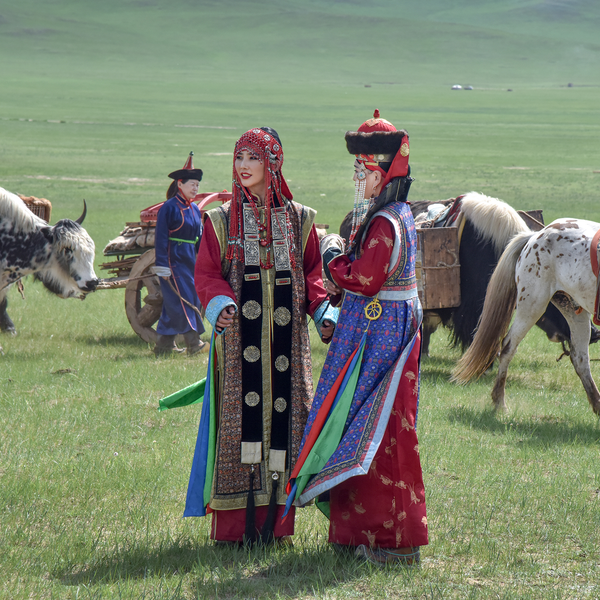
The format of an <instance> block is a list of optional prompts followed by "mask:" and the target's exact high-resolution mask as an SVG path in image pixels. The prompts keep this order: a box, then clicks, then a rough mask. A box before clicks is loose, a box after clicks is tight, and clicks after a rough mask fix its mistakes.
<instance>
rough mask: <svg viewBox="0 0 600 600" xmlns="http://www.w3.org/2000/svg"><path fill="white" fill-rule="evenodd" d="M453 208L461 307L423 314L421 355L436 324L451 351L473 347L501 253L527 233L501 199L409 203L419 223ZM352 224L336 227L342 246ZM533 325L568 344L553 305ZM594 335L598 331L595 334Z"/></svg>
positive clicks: (477, 196)
mask: <svg viewBox="0 0 600 600" xmlns="http://www.w3.org/2000/svg"><path fill="white" fill-rule="evenodd" d="M456 203H459V204H460V211H461V212H462V214H463V218H464V227H463V230H462V235H461V239H460V246H459V261H460V290H461V302H460V304H459V306H456V307H454V308H440V309H436V310H426V311H424V314H423V342H422V352H423V354H425V355H428V354H429V341H430V337H431V335H432V333H433V332H434V331H435V330H436V328H437V327H438V325H440V324H442V325H444V326H445V327H446V328H448V329H449V330H450V332H451V340H452V344H453V345H454V346H455V347H460V348H461V350H462V351H463V352H464V351H465V350H466V349H467V348H468V347H469V346H470V345H471V342H472V341H473V336H474V334H475V329H476V328H477V323H478V321H479V317H480V315H481V311H482V309H483V302H484V299H485V292H486V289H487V284H488V281H489V280H490V277H491V276H492V272H493V271H494V269H495V267H496V265H497V264H498V260H499V258H500V256H501V254H502V252H503V250H504V248H505V247H506V245H507V244H508V242H509V241H510V240H511V239H512V238H513V237H514V236H515V235H516V234H518V233H525V232H530V229H529V227H528V226H527V224H526V223H525V221H524V220H523V219H522V218H521V216H520V215H519V213H518V212H517V211H516V210H515V209H514V208H512V207H511V206H509V205H508V204H507V203H506V202H503V201H502V200H498V199H497V198H491V197H489V196H486V195H484V194H480V193H478V192H469V193H468V194H464V195H463V196H459V197H458V198H452V199H449V200H441V201H438V202H429V201H424V200H421V201H416V202H411V211H412V213H413V216H414V217H415V219H416V220H417V221H419V220H420V218H421V215H422V214H423V213H424V212H426V211H427V210H428V208H429V207H430V206H431V205H433V204H443V205H445V206H450V205H452V204H456ZM351 224H352V212H350V213H348V215H346V217H345V218H344V220H343V221H342V224H341V226H340V235H341V236H342V237H343V238H344V239H345V240H346V243H347V240H348V237H349V234H350V227H351ZM540 227H541V225H540ZM537 325H538V326H539V327H540V328H541V329H543V330H544V332H545V333H546V335H547V336H548V339H550V340H551V341H556V342H561V343H563V346H564V344H565V343H566V342H567V341H568V340H569V327H568V325H567V322H566V321H565V320H564V318H563V316H562V315H561V314H560V312H559V311H558V310H557V309H555V308H554V307H553V306H550V307H549V308H548V311H547V312H546V313H545V314H544V315H542V317H541V318H540V320H539V322H538V323H537ZM595 333H598V332H597V331H596V330H595ZM593 341H596V339H594V340H593Z"/></svg>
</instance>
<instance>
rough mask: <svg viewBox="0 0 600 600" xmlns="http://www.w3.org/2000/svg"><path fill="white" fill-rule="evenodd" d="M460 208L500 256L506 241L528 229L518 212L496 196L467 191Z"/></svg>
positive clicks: (478, 232)
mask: <svg viewBox="0 0 600 600" xmlns="http://www.w3.org/2000/svg"><path fill="white" fill-rule="evenodd" d="M461 210H462V212H463V214H464V216H465V218H466V219H467V220H469V221H470V222H471V224H472V225H473V227H474V228H475V230H476V232H477V234H478V235H479V236H480V237H481V238H483V239H486V240H489V241H490V242H491V243H492V244H493V246H494V250H495V252H496V255H497V256H500V255H501V254H502V252H503V251H504V248H506V245H507V244H508V242H509V241H510V240H511V239H512V238H513V237H514V236H515V235H516V234H517V233H521V232H526V231H529V228H528V227H527V225H525V222H524V221H523V219H521V217H520V216H519V213H518V212H517V211H516V210H515V209H514V208H512V207H511V206H509V205H508V204H506V202H503V201H502V200H498V199H497V198H490V197H489V196H485V195H484V194H479V193H478V192H469V193H468V194H466V195H465V196H464V198H463V199H462V202H461Z"/></svg>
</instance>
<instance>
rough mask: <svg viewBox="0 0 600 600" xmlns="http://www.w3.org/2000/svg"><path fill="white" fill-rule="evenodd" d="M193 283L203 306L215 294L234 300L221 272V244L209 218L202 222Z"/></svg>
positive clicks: (206, 304) (205, 305) (233, 295)
mask: <svg viewBox="0 0 600 600" xmlns="http://www.w3.org/2000/svg"><path fill="white" fill-rule="evenodd" d="M194 284H195V287H196V293H197V294H198V298H199V299H200V304H202V306H203V307H204V308H206V307H207V306H208V303H209V302H210V301H211V300H212V299H213V298H214V297H216V296H228V297H229V298H231V299H232V300H233V301H234V302H236V301H237V300H236V297H235V294H234V293H233V290H232V289H231V286H230V285H229V284H228V283H227V282H226V281H225V279H223V275H222V272H221V245H220V244H219V240H218V239H217V236H216V234H215V229H214V227H213V224H212V222H211V220H210V219H206V221H205V223H204V232H203V233H202V240H201V241H200V249H199V250H198V256H197V257H196V267H195V269H194Z"/></svg>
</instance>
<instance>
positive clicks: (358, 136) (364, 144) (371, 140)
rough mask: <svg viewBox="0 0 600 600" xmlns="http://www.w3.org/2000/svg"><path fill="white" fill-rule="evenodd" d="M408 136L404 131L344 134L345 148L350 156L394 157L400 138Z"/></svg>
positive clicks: (351, 132) (398, 148) (400, 141)
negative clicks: (376, 155)
mask: <svg viewBox="0 0 600 600" xmlns="http://www.w3.org/2000/svg"><path fill="white" fill-rule="evenodd" d="M405 135H406V136H408V133H407V132H406V131H405V130H404V129H400V130H398V131H374V132H372V133H362V132H360V131H347V132H346V147H347V148H348V152H350V154H391V155H392V156H395V155H396V153H397V152H398V150H400V145H401V144H402V138H403V137H404V136H405Z"/></svg>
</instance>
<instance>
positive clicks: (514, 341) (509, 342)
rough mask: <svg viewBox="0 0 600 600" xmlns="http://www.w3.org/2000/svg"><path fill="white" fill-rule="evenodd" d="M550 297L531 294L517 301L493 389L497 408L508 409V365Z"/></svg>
mask: <svg viewBox="0 0 600 600" xmlns="http://www.w3.org/2000/svg"><path fill="white" fill-rule="evenodd" d="M548 299H549V298H548V297H545V298H543V297H542V298H541V299H540V298H538V299H534V298H532V297H531V296H526V297H525V298H519V301H518V302H517V310H516V311H515V317H514V320H513V323H512V325H511V327H510V329H509V330H508V333H507V335H506V337H505V338H504V340H503V342H502V350H501V351H500V357H499V360H498V374H497V375H496V381H495V383H494V388H493V390H492V401H493V403H494V408H495V409H496V410H506V408H507V407H506V401H505V400H504V388H505V386H506V376H507V373H508V365H510V361H511V360H512V359H513V357H514V356H515V353H516V352H517V348H518V347H519V344H520V343H521V342H522V341H523V338H524V337H525V336H526V335H527V332H528V331H529V330H530V329H531V328H532V327H533V326H534V325H535V323H536V321H537V320H538V319H539V318H540V316H541V315H542V314H543V312H544V310H545V309H546V306H547V305H548Z"/></svg>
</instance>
